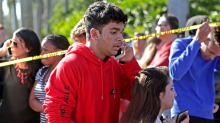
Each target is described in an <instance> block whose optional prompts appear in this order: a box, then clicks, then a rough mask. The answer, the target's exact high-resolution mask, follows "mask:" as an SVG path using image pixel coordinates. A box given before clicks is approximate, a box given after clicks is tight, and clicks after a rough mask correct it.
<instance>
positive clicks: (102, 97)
mask: <svg viewBox="0 0 220 123" xmlns="http://www.w3.org/2000/svg"><path fill="white" fill-rule="evenodd" d="M99 63H100V66H101V82H102V96H101V99H102V100H103V99H104V90H103V88H104V87H103V84H104V83H103V70H102V62H101V61H100V62H99Z"/></svg>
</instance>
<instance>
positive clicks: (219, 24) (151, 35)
mask: <svg viewBox="0 0 220 123" xmlns="http://www.w3.org/2000/svg"><path fill="white" fill-rule="evenodd" d="M201 25H202V24H198V25H193V26H188V27H183V28H178V29H173V30H169V31H164V32H160V33H152V34H148V35H145V36H139V37H134V38H129V39H125V42H131V41H133V40H142V39H147V38H149V37H155V36H159V35H165V34H173V33H179V32H185V31H188V30H193V29H198V28H199V27H200V26H201ZM209 26H210V27H218V26H220V23H219V22H218V23H210V24H209Z"/></svg>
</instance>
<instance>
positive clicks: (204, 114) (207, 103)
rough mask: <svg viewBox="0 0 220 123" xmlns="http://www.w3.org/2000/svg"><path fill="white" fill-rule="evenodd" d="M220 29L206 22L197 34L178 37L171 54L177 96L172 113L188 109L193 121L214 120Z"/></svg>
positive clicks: (204, 121)
mask: <svg viewBox="0 0 220 123" xmlns="http://www.w3.org/2000/svg"><path fill="white" fill-rule="evenodd" d="M219 56H220V28H219V27H218V28H210V27H209V25H208V22H204V23H203V24H202V25H201V26H200V28H199V29H197V31H196V34H195V36H193V37H192V36H189V37H186V38H179V39H176V40H175V41H174V42H173V44H172V46H171V52H170V57H169V61H170V62H169V70H170V76H171V78H172V79H173V82H174V88H175V90H176V93H177V97H176V98H175V101H174V106H173V108H172V110H171V113H172V116H174V115H176V114H178V113H179V112H181V111H183V110H185V109H188V110H189V116H190V123H214V122H215V121H214V116H213V107H214V101H215V87H214V77H213V76H214V69H216V70H220V57H219Z"/></svg>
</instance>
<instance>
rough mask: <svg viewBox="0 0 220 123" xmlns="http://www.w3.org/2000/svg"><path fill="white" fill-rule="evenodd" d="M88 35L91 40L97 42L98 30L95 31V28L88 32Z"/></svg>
mask: <svg viewBox="0 0 220 123" xmlns="http://www.w3.org/2000/svg"><path fill="white" fill-rule="evenodd" d="M90 35H91V39H93V40H97V39H98V37H99V30H97V29H95V28H92V29H91V30H90Z"/></svg>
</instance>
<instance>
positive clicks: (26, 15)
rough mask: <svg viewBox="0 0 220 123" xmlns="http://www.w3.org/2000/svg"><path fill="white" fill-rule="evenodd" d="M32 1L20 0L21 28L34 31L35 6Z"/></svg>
mask: <svg viewBox="0 0 220 123" xmlns="http://www.w3.org/2000/svg"><path fill="white" fill-rule="evenodd" d="M32 2H33V1H32V0H20V4H21V26H22V27H26V28H29V29H33V10H32V9H33V5H32Z"/></svg>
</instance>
